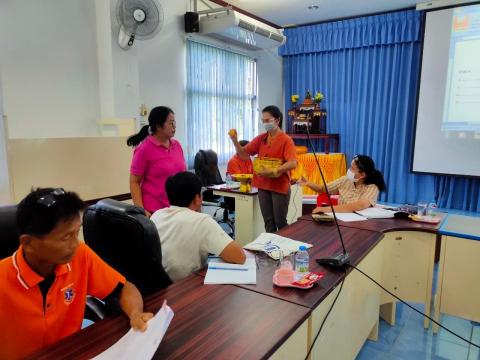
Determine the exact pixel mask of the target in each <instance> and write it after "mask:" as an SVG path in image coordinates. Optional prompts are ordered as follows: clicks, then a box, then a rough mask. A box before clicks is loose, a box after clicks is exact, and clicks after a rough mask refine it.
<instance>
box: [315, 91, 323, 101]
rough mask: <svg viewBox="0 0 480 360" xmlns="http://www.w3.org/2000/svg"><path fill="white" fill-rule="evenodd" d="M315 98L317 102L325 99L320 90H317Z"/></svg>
mask: <svg viewBox="0 0 480 360" xmlns="http://www.w3.org/2000/svg"><path fill="white" fill-rule="evenodd" d="M313 100H314V101H315V103H317V104H319V103H321V102H322V100H323V94H322V93H321V92H320V91H317V93H316V94H315V97H314V98H313Z"/></svg>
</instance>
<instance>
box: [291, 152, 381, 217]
mask: <svg viewBox="0 0 480 360" xmlns="http://www.w3.org/2000/svg"><path fill="white" fill-rule="evenodd" d="M298 183H299V184H300V185H306V186H308V187H309V188H310V189H312V190H313V191H316V192H318V193H321V192H324V191H325V188H324V186H323V185H318V184H314V183H312V182H309V181H307V180H306V179H305V178H304V177H302V178H301V179H300V180H299V181H298ZM327 188H328V191H329V192H330V194H331V195H332V194H338V195H340V196H339V201H338V205H335V206H334V207H333V208H334V209H335V211H336V212H339V213H341V212H353V211H360V210H363V209H366V208H369V207H371V206H375V204H376V203H377V198H378V194H379V192H380V191H385V190H386V185H385V180H384V179H383V175H382V173H381V172H380V171H378V170H377V169H375V163H374V162H373V160H372V159H371V158H370V157H369V156H366V155H357V156H355V157H354V158H353V160H352V162H351V164H350V168H349V169H348V171H347V175H346V176H342V177H340V178H338V179H337V180H334V181H332V182H330V183H328V184H327ZM327 212H331V208H330V206H320V207H316V208H315V209H314V210H313V213H314V214H317V213H327Z"/></svg>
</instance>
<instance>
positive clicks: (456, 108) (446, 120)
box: [442, 6, 480, 136]
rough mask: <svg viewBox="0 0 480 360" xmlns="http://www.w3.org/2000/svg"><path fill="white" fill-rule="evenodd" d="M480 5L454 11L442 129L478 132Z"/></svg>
mask: <svg viewBox="0 0 480 360" xmlns="http://www.w3.org/2000/svg"><path fill="white" fill-rule="evenodd" d="M479 108H480V7H478V6H472V7H466V8H458V9H455V10H454V11H453V20H452V30H451V36H450V51H449V60H448V75H447V86H446V94H445V106H444V111H443V124H442V130H445V131H452V132H458V135H459V136H467V135H468V134H462V132H480V112H479Z"/></svg>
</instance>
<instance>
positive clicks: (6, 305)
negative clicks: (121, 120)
mask: <svg viewBox="0 0 480 360" xmlns="http://www.w3.org/2000/svg"><path fill="white" fill-rule="evenodd" d="M83 208H84V203H83V201H82V200H81V199H80V198H79V197H78V195H76V194H75V193H73V192H65V191H64V190H63V189H51V188H47V189H37V190H35V191H32V192H31V193H30V194H29V195H27V197H26V198H25V199H23V200H22V201H21V202H20V204H19V205H18V210H17V227H18V230H19V234H20V247H19V248H18V250H17V251H16V252H15V253H14V254H13V255H12V256H11V257H8V258H6V259H3V260H1V261H0V284H2V285H1V288H0V359H18V358H23V357H25V356H28V355H30V354H32V353H33V352H35V351H36V350H39V349H41V348H43V347H45V346H47V345H49V344H52V343H54V342H56V341H58V340H60V339H62V338H64V337H66V336H68V335H71V334H73V333H75V332H76V331H78V330H80V328H81V325H82V321H83V314H84V311H85V303H86V297H87V295H92V296H95V297H97V298H100V299H107V300H108V299H110V298H113V297H116V296H118V297H119V300H120V306H121V308H122V310H123V311H124V312H125V313H126V314H127V315H128V317H129V318H130V325H131V326H132V327H133V328H134V329H137V330H141V331H144V330H145V329H146V327H147V321H148V320H149V319H150V318H151V317H152V316H153V315H152V314H150V313H144V312H143V300H142V297H141V295H140V293H139V291H138V290H137V288H136V287H135V286H134V285H133V284H131V283H129V282H128V281H126V280H125V277H123V276H122V275H121V274H119V273H118V272H117V271H115V270H114V269H112V268H111V267H110V266H108V265H107V264H106V263H105V262H103V261H102V260H101V259H100V258H99V257H98V256H97V255H96V254H95V253H94V252H93V251H92V250H91V249H90V248H89V247H88V246H87V245H85V244H84V243H80V241H79V240H78V233H79V231H80V228H81V225H82V219H81V211H82V209H83Z"/></svg>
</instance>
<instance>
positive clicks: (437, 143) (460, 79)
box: [412, 5, 480, 176]
mask: <svg viewBox="0 0 480 360" xmlns="http://www.w3.org/2000/svg"><path fill="white" fill-rule="evenodd" d="M418 96H419V97H418V107H417V123H416V131H415V143H414V144H415V145H414V149H413V163H412V171H413V172H420V173H433V174H452V175H466V176H480V5H470V6H462V7H456V8H451V9H444V10H437V11H431V12H428V13H427V14H426V22H425V36H424V43H423V54H422V71H421V77H420V91H419V95H418Z"/></svg>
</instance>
